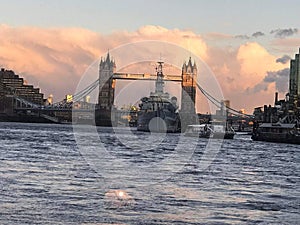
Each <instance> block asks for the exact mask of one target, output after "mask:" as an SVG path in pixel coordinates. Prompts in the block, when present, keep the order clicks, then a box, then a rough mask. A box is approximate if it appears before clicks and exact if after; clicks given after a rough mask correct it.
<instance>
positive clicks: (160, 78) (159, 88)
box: [155, 53, 164, 94]
mask: <svg viewBox="0 0 300 225" xmlns="http://www.w3.org/2000/svg"><path fill="white" fill-rule="evenodd" d="M157 63H158V66H157V67H156V73H157V77H156V82H155V92H156V93H158V94H163V93H164V74H163V69H162V68H163V64H164V62H163V61H162V59H161V53H160V59H159V61H158V62H157Z"/></svg>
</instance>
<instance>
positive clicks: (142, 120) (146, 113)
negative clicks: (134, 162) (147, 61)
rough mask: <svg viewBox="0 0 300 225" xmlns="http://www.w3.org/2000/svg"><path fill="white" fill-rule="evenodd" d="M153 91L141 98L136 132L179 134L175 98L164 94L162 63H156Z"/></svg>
mask: <svg viewBox="0 0 300 225" xmlns="http://www.w3.org/2000/svg"><path fill="white" fill-rule="evenodd" d="M157 64H158V65H157V68H156V72H157V78H156V81H155V91H154V92H151V93H150V96H149V97H143V98H142V99H141V103H140V104H139V107H140V111H139V112H138V120H137V130H139V131H148V132H149V131H151V132H180V119H179V113H178V105H177V98H176V97H175V96H173V97H172V98H170V95H169V93H167V92H164V75H163V62H162V61H159V62H158V63H157Z"/></svg>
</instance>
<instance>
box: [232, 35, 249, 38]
mask: <svg viewBox="0 0 300 225" xmlns="http://www.w3.org/2000/svg"><path fill="white" fill-rule="evenodd" d="M234 37H235V38H237V39H250V37H249V36H248V35H245V34H240V35H235V36H234Z"/></svg>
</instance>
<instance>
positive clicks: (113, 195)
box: [0, 123, 300, 224]
mask: <svg viewBox="0 0 300 225" xmlns="http://www.w3.org/2000/svg"><path fill="white" fill-rule="evenodd" d="M96 131H97V135H96V136H97V137H98V139H99V140H100V142H101V143H102V147H101V148H105V151H106V153H105V154H103V152H102V154H103V155H100V156H99V155H96V154H95V156H92V155H90V153H92V152H95V153H97V150H96V149H97V146H98V143H96V142H95V141H94V140H93V139H91V136H93V135H95V134H88V135H81V136H80V135H77V136H76V135H74V130H73V127H72V126H71V125H50V124H20V123H0V160H1V163H0V180H1V181H0V187H1V192H0V224H299V221H300V215H299V212H300V185H299V184H300V183H299V181H300V178H299V177H300V176H299V175H300V154H299V151H300V148H299V145H292V144H278V143H277V144H275V143H264V142H253V141H252V140H251V138H250V136H249V135H236V136H235V138H234V139H233V140H224V142H223V143H222V144H221V145H220V148H218V149H217V151H214V152H210V153H209V154H207V145H208V141H207V140H206V139H200V140H197V143H196V144H194V145H193V144H192V143H193V142H195V140H192V138H188V137H184V136H183V135H181V134H168V135H163V136H162V135H160V136H159V137H157V139H156V136H155V135H154V136H153V135H152V137H151V138H150V139H149V138H148V136H147V135H149V134H148V133H142V132H136V131H133V132H128V128H117V129H113V128H104V127H97V129H96ZM80 138H81V140H82V141H83V142H81V143H80V144H78V141H79V139H80ZM155 140H158V141H155ZM156 142H159V143H156ZM80 146H84V147H85V150H82V149H83V148H82V147H80ZM94 149H95V151H94ZM175 151H176V152H179V153H178V154H177V156H179V157H181V156H182V160H181V159H179V160H178V159H174V160H173V159H172V160H171V159H170V158H171V154H172V153H173V152H175ZM182 152H186V154H183V155H181V153H182ZM89 156H90V157H89ZM97 157H98V158H97ZM205 157H206V159H205ZM94 158H97V160H94ZM118 159H122V161H120V162H122V163H120V164H118V163H117V162H119V161H118ZM168 159H170V160H169V161H168ZM165 160H167V161H165ZM172 162H174V163H172ZM204 164H205V166H204V167H203V165H204ZM149 165H150V166H149Z"/></svg>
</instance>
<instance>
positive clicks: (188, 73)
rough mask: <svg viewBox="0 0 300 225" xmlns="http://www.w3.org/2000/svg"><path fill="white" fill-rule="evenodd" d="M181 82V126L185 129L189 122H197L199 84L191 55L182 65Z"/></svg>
mask: <svg viewBox="0 0 300 225" xmlns="http://www.w3.org/2000/svg"><path fill="white" fill-rule="evenodd" d="M181 76H182V83H181V88H182V89H181V90H182V91H181V115H180V117H181V126H182V130H185V128H186V126H187V125H189V124H195V123H197V118H196V110H195V102H196V85H197V66H196V63H195V62H194V64H193V63H192V59H191V57H190V58H189V61H188V62H187V63H184V64H183V66H182V74H181Z"/></svg>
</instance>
